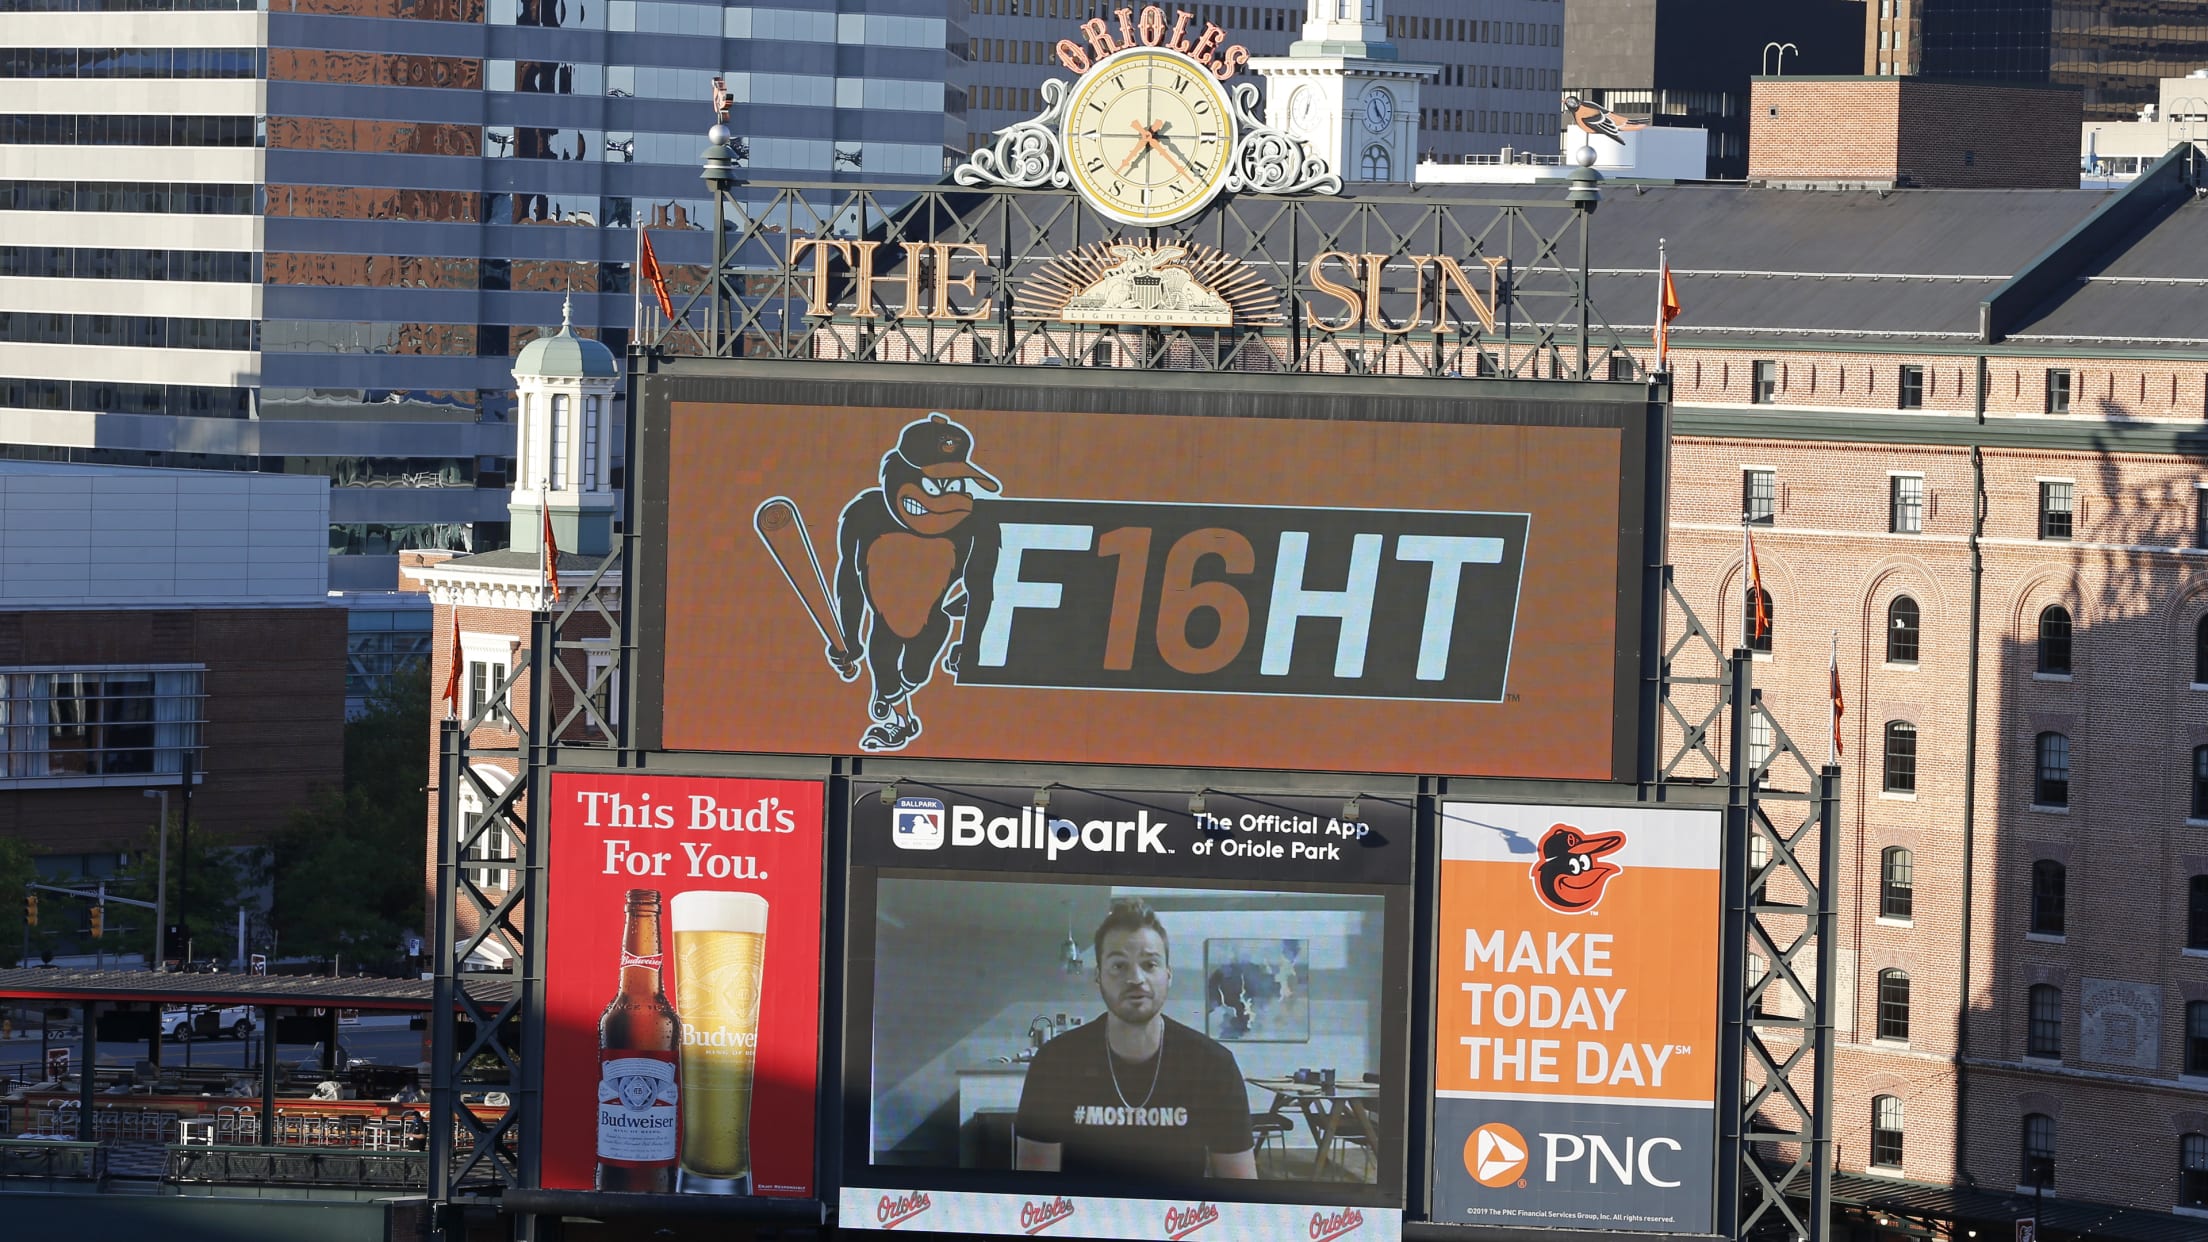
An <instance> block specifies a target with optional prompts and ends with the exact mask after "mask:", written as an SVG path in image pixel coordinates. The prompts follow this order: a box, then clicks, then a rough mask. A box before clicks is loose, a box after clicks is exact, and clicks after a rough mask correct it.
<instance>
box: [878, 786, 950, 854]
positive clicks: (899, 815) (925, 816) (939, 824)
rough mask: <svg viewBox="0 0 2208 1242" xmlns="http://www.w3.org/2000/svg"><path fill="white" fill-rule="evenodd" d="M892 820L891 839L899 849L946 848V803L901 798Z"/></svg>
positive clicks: (935, 799)
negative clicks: (944, 804) (944, 839)
mask: <svg viewBox="0 0 2208 1242" xmlns="http://www.w3.org/2000/svg"><path fill="white" fill-rule="evenodd" d="M890 816H891V818H890V835H889V839H890V841H891V842H893V843H894V844H895V845H896V846H897V848H898V849H901V850H939V849H942V848H943V799H941V798H899V799H897V805H896V806H895V807H894V808H893V809H892V810H891V812H890Z"/></svg>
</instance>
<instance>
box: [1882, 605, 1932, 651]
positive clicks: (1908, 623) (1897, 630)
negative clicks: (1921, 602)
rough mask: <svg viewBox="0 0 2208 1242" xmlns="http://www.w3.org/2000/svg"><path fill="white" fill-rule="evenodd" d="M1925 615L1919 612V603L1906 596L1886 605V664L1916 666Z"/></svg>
mask: <svg viewBox="0 0 2208 1242" xmlns="http://www.w3.org/2000/svg"><path fill="white" fill-rule="evenodd" d="M1923 620H1924V618H1923V615H1922V614H1921V613H1919V612H1918V610H1917V601H1915V600H1913V599H1911V598H1909V597H1908V596H1906V595H1897V596H1895V597H1894V602H1893V603H1891V604H1888V605H1886V662H1887V663H1888V664H1915V663H1916V662H1917V650H1918V643H1919V642H1920V641H1921V639H1922V635H1923V628H1922V623H1923Z"/></svg>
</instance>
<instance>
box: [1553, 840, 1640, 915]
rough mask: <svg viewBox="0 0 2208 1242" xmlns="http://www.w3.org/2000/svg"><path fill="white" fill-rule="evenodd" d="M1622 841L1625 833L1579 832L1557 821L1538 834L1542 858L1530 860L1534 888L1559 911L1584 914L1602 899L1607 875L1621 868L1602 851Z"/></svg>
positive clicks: (1608, 880) (1608, 884) (1611, 848)
mask: <svg viewBox="0 0 2208 1242" xmlns="http://www.w3.org/2000/svg"><path fill="white" fill-rule="evenodd" d="M1624 845H1625V834H1624V833H1621V832H1606V833H1601V834H1598V835H1596V836H1591V837H1589V836H1582V835H1580V831H1579V829H1577V828H1574V827H1572V826H1571V825H1570V824H1557V825H1554V826H1553V827H1551V828H1550V829H1549V830H1548V831H1547V832H1546V833H1543V834H1542V836H1541V861H1539V862H1537V863H1535V864H1533V869H1532V876H1533V891H1534V893H1535V894H1536V895H1538V896H1539V897H1540V898H1541V904H1542V905H1545V906H1547V907H1548V908H1549V909H1551V910H1554V911H1556V912H1557V913H1558V914H1585V913H1587V912H1588V911H1589V910H1592V909H1594V908H1595V907H1596V906H1597V905H1598V904H1600V903H1601V901H1602V893H1603V890H1604V889H1606V888H1608V887H1609V886H1610V877H1611V876H1614V875H1616V874H1618V872H1620V871H1622V870H1624V868H1622V867H1620V866H1618V864H1616V863H1614V862H1606V861H1604V860H1603V855H1605V854H1610V853H1614V852H1615V851H1617V850H1619V849H1621V848H1623V847H1624Z"/></svg>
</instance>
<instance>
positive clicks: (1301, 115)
mask: <svg viewBox="0 0 2208 1242" xmlns="http://www.w3.org/2000/svg"><path fill="white" fill-rule="evenodd" d="M1318 122H1319V92H1318V91H1316V90H1314V89H1313V88H1311V87H1308V86H1299V87H1297V88H1296V93H1295V94H1293V95H1290V96H1289V97H1288V128H1289V129H1291V130H1294V131H1295V132H1296V134H1297V135H1299V136H1301V137H1306V138H1308V137H1311V136H1312V135H1314V134H1316V133H1317V132H1318V128H1319V125H1318Z"/></svg>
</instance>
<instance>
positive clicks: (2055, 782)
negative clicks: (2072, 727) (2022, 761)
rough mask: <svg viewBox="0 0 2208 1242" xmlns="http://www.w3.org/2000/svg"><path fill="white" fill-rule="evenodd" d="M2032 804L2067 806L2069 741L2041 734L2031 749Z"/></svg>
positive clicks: (2068, 798)
mask: <svg viewBox="0 0 2208 1242" xmlns="http://www.w3.org/2000/svg"><path fill="white" fill-rule="evenodd" d="M2032 750H2033V755H2034V758H2035V759H2036V763H2035V765H2034V768H2033V778H2032V802H2033V804H2034V805H2036V806H2068V805H2070V739H2069V738H2068V737H2066V736H2064V735H2063V734H2060V733H2042V734H2040V735H2039V738H2038V739H2037V741H2036V743H2035V744H2034V746H2033V748H2032Z"/></svg>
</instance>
